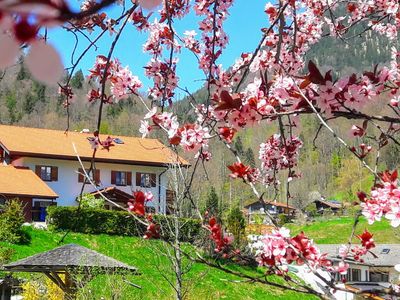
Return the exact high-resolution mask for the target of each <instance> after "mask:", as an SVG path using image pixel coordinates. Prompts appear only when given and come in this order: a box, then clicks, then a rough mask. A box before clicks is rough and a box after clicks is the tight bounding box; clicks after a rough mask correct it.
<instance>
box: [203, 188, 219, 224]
mask: <svg viewBox="0 0 400 300" xmlns="http://www.w3.org/2000/svg"><path fill="white" fill-rule="evenodd" d="M206 210H207V211H208V215H209V216H213V217H216V218H218V219H219V218H220V212H219V200H218V195H217V193H216V191H215V188H214V187H211V189H210V192H209V193H208V196H207V200H206Z"/></svg>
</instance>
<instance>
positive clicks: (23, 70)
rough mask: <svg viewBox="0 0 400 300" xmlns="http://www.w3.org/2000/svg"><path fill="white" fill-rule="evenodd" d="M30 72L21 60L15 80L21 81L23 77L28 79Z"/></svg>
mask: <svg viewBox="0 0 400 300" xmlns="http://www.w3.org/2000/svg"><path fill="white" fill-rule="evenodd" d="M30 78H31V77H30V74H29V72H28V70H27V69H26V68H25V65H24V63H23V62H21V67H20V68H19V71H18V74H17V80H18V81H21V80H24V79H30Z"/></svg>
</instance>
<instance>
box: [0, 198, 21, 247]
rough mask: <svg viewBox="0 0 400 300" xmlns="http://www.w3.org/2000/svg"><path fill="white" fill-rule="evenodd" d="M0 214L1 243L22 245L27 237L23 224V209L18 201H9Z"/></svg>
mask: <svg viewBox="0 0 400 300" xmlns="http://www.w3.org/2000/svg"><path fill="white" fill-rule="evenodd" d="M2 211H3V212H2V213H1V214H0V241H2V242H8V243H13V244H15V243H21V242H23V241H24V238H25V235H24V233H23V231H22V224H24V222H25V218H24V213H23V207H22V206H21V203H20V202H19V201H18V200H10V201H7V202H6V204H5V205H4V206H3V207H2Z"/></svg>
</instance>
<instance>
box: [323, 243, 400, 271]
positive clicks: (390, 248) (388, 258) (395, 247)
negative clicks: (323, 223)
mask: <svg viewBox="0 0 400 300" xmlns="http://www.w3.org/2000/svg"><path fill="white" fill-rule="evenodd" d="M340 246H341V245H338V244H318V248H319V249H320V250H321V252H322V253H328V257H329V258H331V259H332V260H341V258H340V257H339V247H340ZM371 252H373V253H374V254H375V255H376V257H375V256H374V255H372V254H371V253H369V252H368V253H367V254H366V255H365V256H363V262H362V263H360V262H357V261H354V260H352V259H351V257H349V258H348V259H347V261H348V262H352V263H354V264H361V265H369V266H379V267H393V266H394V265H396V264H398V263H399V262H400V244H377V245H376V247H375V248H373V249H371Z"/></svg>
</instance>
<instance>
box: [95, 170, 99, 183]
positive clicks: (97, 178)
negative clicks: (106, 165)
mask: <svg viewBox="0 0 400 300" xmlns="http://www.w3.org/2000/svg"><path fill="white" fill-rule="evenodd" d="M94 183H96V184H98V183H100V170H99V169H96V170H94Z"/></svg>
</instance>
